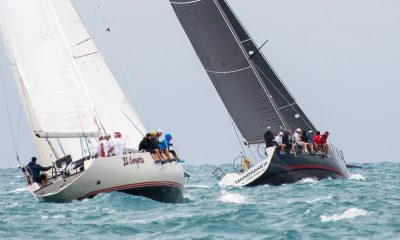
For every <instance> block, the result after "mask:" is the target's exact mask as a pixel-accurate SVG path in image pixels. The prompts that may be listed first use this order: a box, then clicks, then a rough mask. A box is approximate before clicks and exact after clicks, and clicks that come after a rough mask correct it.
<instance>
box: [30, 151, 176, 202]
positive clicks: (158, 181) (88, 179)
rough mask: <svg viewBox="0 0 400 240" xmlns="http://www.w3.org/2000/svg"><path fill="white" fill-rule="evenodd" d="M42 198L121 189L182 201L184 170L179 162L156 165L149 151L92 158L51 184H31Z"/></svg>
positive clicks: (53, 199) (67, 197)
mask: <svg viewBox="0 0 400 240" xmlns="http://www.w3.org/2000/svg"><path fill="white" fill-rule="evenodd" d="M29 188H30V190H31V192H32V193H33V194H34V196H35V197H36V198H37V199H38V200H39V201H49V202H68V201H71V200H73V199H83V198H90V197H93V196H95V195H97V194H99V193H103V192H112V191H120V192H124V193H127V194H132V195H138V196H145V197H148V198H150V199H153V200H156V201H160V202H167V203H181V202H183V194H184V171H183V168H182V165H181V164H180V163H178V162H176V161H173V162H169V163H165V164H156V163H154V160H153V159H152V158H151V156H150V154H149V153H135V154H128V155H123V156H113V157H107V158H96V159H89V160H87V161H85V162H84V165H83V167H82V168H81V171H79V172H75V173H74V174H72V175H70V176H68V177H61V176H60V177H58V178H57V179H55V180H54V181H53V182H52V183H51V184H49V185H48V186H46V187H44V188H41V189H37V190H36V189H35V186H34V185H30V186H29Z"/></svg>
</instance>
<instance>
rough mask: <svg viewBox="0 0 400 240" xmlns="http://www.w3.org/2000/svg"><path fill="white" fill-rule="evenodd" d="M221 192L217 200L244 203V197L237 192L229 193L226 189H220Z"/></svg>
mask: <svg viewBox="0 0 400 240" xmlns="http://www.w3.org/2000/svg"><path fill="white" fill-rule="evenodd" d="M221 193H222V196H221V197H219V198H218V201H221V202H226V203H235V204H244V203H246V198H245V197H244V196H243V195H241V194H239V193H230V192H227V191H222V192H221Z"/></svg>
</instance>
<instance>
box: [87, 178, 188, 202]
mask: <svg viewBox="0 0 400 240" xmlns="http://www.w3.org/2000/svg"><path fill="white" fill-rule="evenodd" d="M112 191H118V192H123V193H126V194H130V195H135V196H143V197H147V198H150V199H152V200H155V201H158V202H164V203H183V199H184V198H183V193H184V192H183V186H181V185H180V184H178V183H173V182H163V183H161V182H147V183H139V184H129V185H124V186H117V187H112V188H107V189H102V190H98V191H96V192H91V193H89V194H87V195H86V197H89V198H91V197H94V196H96V195H97V194H99V193H104V192H112Z"/></svg>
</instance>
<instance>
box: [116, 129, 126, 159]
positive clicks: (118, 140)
mask: <svg viewBox="0 0 400 240" xmlns="http://www.w3.org/2000/svg"><path fill="white" fill-rule="evenodd" d="M113 144H114V154H115V155H116V156H121V155H123V154H124V148H125V144H124V142H123V141H122V135H121V133H120V132H114V139H113Z"/></svg>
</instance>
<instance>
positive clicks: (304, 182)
mask: <svg viewBox="0 0 400 240" xmlns="http://www.w3.org/2000/svg"><path fill="white" fill-rule="evenodd" d="M315 182H318V179H316V178H303V179H301V180H300V181H298V182H297V183H300V184H306V183H315Z"/></svg>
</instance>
